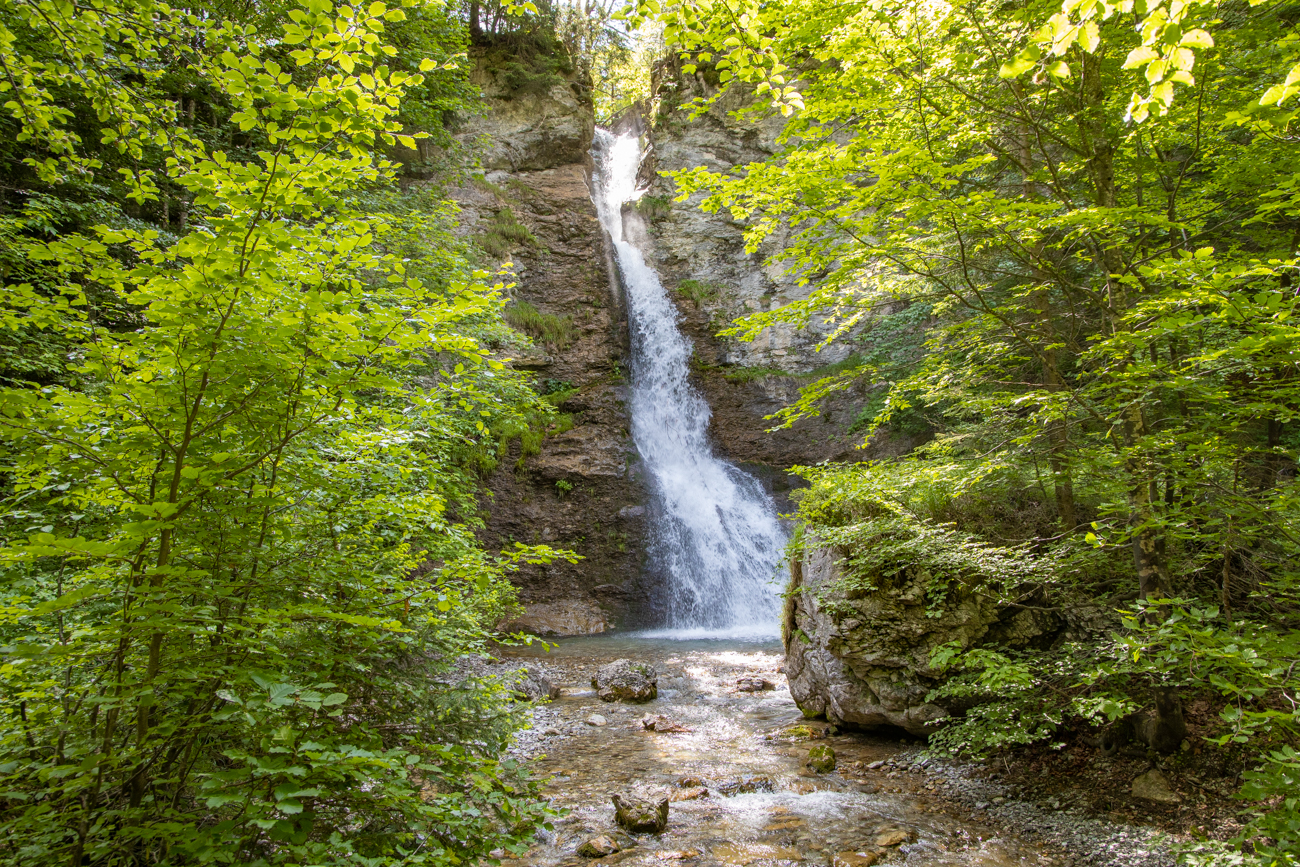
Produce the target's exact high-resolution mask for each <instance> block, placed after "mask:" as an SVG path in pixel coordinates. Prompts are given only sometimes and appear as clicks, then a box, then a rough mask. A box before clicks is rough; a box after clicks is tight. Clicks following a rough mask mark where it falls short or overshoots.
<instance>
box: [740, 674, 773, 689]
mask: <svg viewBox="0 0 1300 867" xmlns="http://www.w3.org/2000/svg"><path fill="white" fill-rule="evenodd" d="M766 689H776V684H775V683H772V681H770V680H768V679H767V678H765V677H756V676H745V677H741V678H738V679H737V680H736V691H737V692H762V691H763V690H766Z"/></svg>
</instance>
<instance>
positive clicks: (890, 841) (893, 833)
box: [876, 828, 916, 848]
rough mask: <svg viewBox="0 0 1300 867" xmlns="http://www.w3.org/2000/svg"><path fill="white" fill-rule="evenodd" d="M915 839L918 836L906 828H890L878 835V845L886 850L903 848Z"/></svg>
mask: <svg viewBox="0 0 1300 867" xmlns="http://www.w3.org/2000/svg"><path fill="white" fill-rule="evenodd" d="M914 839H916V834H915V833H914V832H912V831H909V830H907V829H905V828H889V829H887V830H884V831H881V832H880V833H879V834H877V835H876V845H877V846H883V847H885V848H889V847H890V846H902V845H903V844H904V843H911V842H912V841H913V840H914Z"/></svg>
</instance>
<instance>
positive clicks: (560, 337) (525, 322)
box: [505, 301, 573, 349]
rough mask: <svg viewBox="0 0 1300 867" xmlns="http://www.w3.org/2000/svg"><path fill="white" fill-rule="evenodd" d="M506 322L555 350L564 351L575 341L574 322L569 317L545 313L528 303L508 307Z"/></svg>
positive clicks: (522, 302)
mask: <svg viewBox="0 0 1300 867" xmlns="http://www.w3.org/2000/svg"><path fill="white" fill-rule="evenodd" d="M505 316H506V321H507V322H509V323H510V324H511V325H513V326H514V327H515V328H518V329H519V330H520V331H522V332H524V333H525V334H527V335H529V336H530V337H532V338H533V339H534V340H540V341H541V342H542V343H544V344H546V345H547V346H550V347H552V348H553V349H564V348H565V347H566V346H568V345H569V343H570V342H572V340H573V320H572V319H571V318H570V317H568V316H556V315H554V314H552V313H543V312H542V311H540V310H538V309H537V308H536V307H534V306H533V305H532V304H529V303H528V302H527V301H515V302H513V303H512V304H510V305H509V306H508V307H506V312H505Z"/></svg>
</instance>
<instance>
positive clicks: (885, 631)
mask: <svg viewBox="0 0 1300 867" xmlns="http://www.w3.org/2000/svg"><path fill="white" fill-rule="evenodd" d="M840 560H841V554H840V553H838V552H835V551H833V550H830V549H827V548H813V549H811V550H808V551H807V552H806V553H805V554H804V556H803V558H802V559H799V560H795V561H793V562H792V563H791V568H790V572H791V589H792V590H793V591H795V592H794V594H793V595H792V596H791V597H790V598H789V599H788V601H787V603H786V611H785V622H784V623H783V624H782V636H783V638H784V640H785V650H786V677H787V678H788V679H789V682H790V695H791V696H792V697H793V698H794V700H795V702H797V703H798V705H799V707H800V708H801V709H802V710H803V711H804V713H805V714H808V715H810V716H816V715H825V716H826V718H827V719H828V720H830V721H832V722H834V723H836V724H847V725H850V726H857V727H862V728H873V727H880V726H896V727H898V728H901V729H905V730H906V731H908V732H910V733H912V734H914V735H925V734H927V733H928V732H929V731H930V730H932V729H931V728H929V727H928V725H927V724H929V723H932V722H934V721H937V720H940V719H942V718H944V717H946V716H948V715H949V714H950V713H951V712H952V711H954V710H957V709H958V708H955V707H950V706H945V705H944V704H942V703H937V704H936V703H932V702H928V701H926V695H927V694H928V693H929V692H930V690H932V689H934V687H935V686H937V685H938V684H939V683H940V682H941V678H940V675H939V673H938V672H936V671H935V670H933V669H932V668H931V667H930V655H931V653H932V651H933V650H934V649H935V648H936V647H938V646H940V645H942V644H947V643H948V642H952V641H957V642H960V644H961V646H962V648H963V649H967V648H970V647H974V646H977V645H978V646H998V647H1003V648H1013V649H1014V648H1024V647H1031V646H1033V647H1042V646H1047V645H1050V644H1051V643H1052V642H1053V641H1054V640H1055V639H1056V638H1057V637H1058V636H1059V635H1060V634H1061V633H1062V631H1063V630H1064V629H1065V628H1066V624H1065V623H1064V621H1063V620H1061V619H1060V618H1058V617H1057V616H1056V615H1053V614H1049V613H1045V612H1043V611H1041V610H1039V609H1038V608H1037V607H1024V606H1018V607H1010V606H1003V605H999V604H997V603H996V602H995V601H993V600H991V599H989V598H988V597H985V596H978V595H976V594H973V593H969V592H963V591H958V592H957V593H955V594H952V595H950V596H949V598H948V601H947V604H946V605H945V607H944V609H943V612H942V614H940V615H939V616H937V617H935V616H931V615H932V613H933V612H929V611H928V610H927V609H928V607H929V606H928V605H927V602H926V592H927V589H928V585H929V580H930V578H929V575H927V574H925V571H924V570H922V569H917V570H912V569H909V570H907V571H906V572H905V573H904V574H903V577H901V578H898V579H894V580H880V581H878V582H877V585H878V589H877V590H876V591H875V592H873V593H870V594H869V595H866V596H861V597H856V596H855V597H854V598H850V597H848V596H846V595H845V594H844V592H843V591H841V590H839V589H838V588H837V585H838V583H839V579H840V568H841V567H840V565H839V561H840Z"/></svg>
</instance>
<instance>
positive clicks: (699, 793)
mask: <svg viewBox="0 0 1300 867" xmlns="http://www.w3.org/2000/svg"><path fill="white" fill-rule="evenodd" d="M708 796H709V790H708V789H706V788H704V787H703V786H700V787H698V788H694V789H678V790H677V791H675V792H673V793H672V794H671V795H669V796H668V800H670V801H698V800H699V799H700V798H707V797H708Z"/></svg>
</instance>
